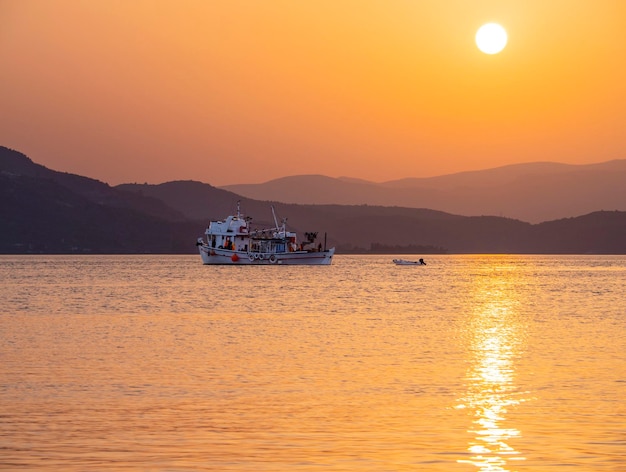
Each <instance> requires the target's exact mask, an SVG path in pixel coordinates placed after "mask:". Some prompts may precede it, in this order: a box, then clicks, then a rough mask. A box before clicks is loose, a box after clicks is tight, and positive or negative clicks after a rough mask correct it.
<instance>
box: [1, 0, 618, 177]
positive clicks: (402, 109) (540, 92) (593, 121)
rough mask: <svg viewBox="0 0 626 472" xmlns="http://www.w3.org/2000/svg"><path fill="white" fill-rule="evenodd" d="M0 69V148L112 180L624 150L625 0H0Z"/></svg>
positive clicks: (582, 158)
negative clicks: (489, 39) (488, 29)
mask: <svg viewBox="0 0 626 472" xmlns="http://www.w3.org/2000/svg"><path fill="white" fill-rule="evenodd" d="M488 22H497V23H499V24H501V25H502V26H503V27H504V28H505V29H506V31H507V33H508V44H507V46H506V48H505V49H504V50H503V51H502V52H500V53H499V54H493V55H488V54H484V53H482V52H481V51H480V50H478V48H477V47H476V44H475V42H474V36H475V34H476V31H477V29H478V28H479V27H480V26H481V25H482V24H484V23H488ZM0 64H1V65H0V145H4V146H7V147H10V148H13V149H16V150H18V151H21V152H23V153H25V154H26V155H28V156H29V157H30V158H31V159H33V160H34V161H35V162H37V163H40V164H43V165H45V166H47V167H49V168H52V169H55V170H61V171H65V172H72V173H77V174H81V175H85V176H88V177H93V178H96V179H99V180H103V181H105V182H107V183H109V184H111V185H116V184H120V183H125V182H142V183H143V182H149V183H161V182H166V181H171V180H182V179H193V180H199V181H202V182H206V183H210V184H212V185H226V184H235V183H258V182H264V181H267V180H270V179H274V178H279V177H284V176H288V175H299V174H323V175H328V176H331V177H339V176H349V177H355V178H362V179H367V180H372V181H377V182H381V181H386V180H393V179H400V178H405V177H428V176H434V175H441V174H448V173H453V172H459V171H466V170H478V169H485V168H490V167H497V166H501V165H506V164H512V163H518V162H533V161H554V162H563V163H571V164H583V163H594V162H603V161H607V160H611V159H622V158H626V1H622V0H594V1H589V0H518V1H503V0H491V1H488V0H473V1H467V0H315V1H298V0H284V1H283V0H280V1H279V0H264V1H261V0H256V1H252V0H251V1H239V0H228V1H211V0H180V1H173V0H54V1H52V0H51V1H46V0H0Z"/></svg>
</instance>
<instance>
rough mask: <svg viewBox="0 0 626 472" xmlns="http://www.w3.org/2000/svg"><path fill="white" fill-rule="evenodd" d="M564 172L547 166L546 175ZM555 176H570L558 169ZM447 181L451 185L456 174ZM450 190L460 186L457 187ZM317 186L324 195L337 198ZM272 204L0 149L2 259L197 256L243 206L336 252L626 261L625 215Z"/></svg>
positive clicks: (490, 175)
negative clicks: (324, 241)
mask: <svg viewBox="0 0 626 472" xmlns="http://www.w3.org/2000/svg"><path fill="white" fill-rule="evenodd" d="M621 162H622V161H614V162H612V163H606V165H600V167H601V168H602V171H601V172H602V173H604V172H605V171H606V167H605V166H611V165H613V166H616V167H615V169H616V170H615V171H614V173H616V174H617V173H618V172H619V171H618V169H619V168H621V167H620V165H621ZM559 167H560V165H558V164H557V165H554V166H552V165H548V167H546V169H548V168H549V169H557V168H559ZM535 169H538V168H537V167H535ZM511 171H512V169H510V168H509V169H507V168H502V169H500V170H497V169H494V170H492V171H485V172H486V173H485V174H481V173H478V174H476V175H475V177H477V178H478V177H480V178H482V179H484V180H483V181H484V182H486V183H487V182H493V181H496V180H497V177H496V174H498V173H504V174H506V173H507V172H511ZM554 174H555V172H552V174H550V172H546V173H545V174H541V173H539V174H538V175H536V176H535V177H536V178H537V179H539V180H542V179H544V180H545V179H548V180H549V178H550V177H549V175H554ZM556 174H558V175H561V177H559V178H560V179H562V178H563V177H562V174H560V173H559V172H556ZM447 178H448V179H450V180H448V182H453V180H454V178H455V177H454V176H448V177H447ZM456 178H457V179H460V180H459V181H460V182H463V181H466V182H469V181H467V180H464V179H467V178H468V176H467V175H457V176H456ZM590 178H591V177H590ZM290 179H295V180H294V181H297V180H298V179H302V177H300V178H298V177H294V178H286V179H283V180H287V181H289V180H290ZM306 179H308V177H306V178H305V180H306ZM314 179H317V180H322V181H323V180H326V181H329V182H334V183H335V184H337V186H338V187H340V188H344V189H345V188H349V187H341V186H342V185H343V184H355V185H359V186H361V185H362V186H364V187H365V188H369V189H370V190H371V189H373V188H377V187H379V186H381V188H389V189H393V188H394V185H396V184H392V183H387V184H371V183H367V182H355V181H351V180H349V179H329V178H327V177H315V178H314ZM442 179H443V177H442ZM397 185H399V188H401V189H406V188H407V187H406V186H404V187H403V185H404V184H400V183H398V184H397ZM472 185H474V186H476V185H478V184H472ZM607 185H608V184H607ZM449 186H450V188H452V187H454V185H453V184H452V183H450V184H449ZM316 188H317V189H318V191H319V192H321V193H328V194H330V193H331V192H333V191H334V190H332V189H331V188H329V190H328V191H325V190H324V187H321V186H318V187H316ZM302 189H303V187H301V190H302ZM273 200H274V201H273V202H271V201H267V200H257V199H252V198H249V197H247V196H244V195H241V194H238V193H234V192H232V191H229V190H228V189H226V188H216V187H213V186H211V185H209V184H207V183H202V182H195V181H176V182H166V183H163V184H159V185H148V184H123V185H118V186H115V187H112V186H110V185H108V184H106V183H104V182H100V181H98V180H95V179H91V178H88V177H83V176H79V175H75V174H69V173H65V172H59V171H55V170H51V169H48V168H46V167H44V166H42V165H39V164H37V163H35V162H33V161H32V160H31V159H30V158H28V157H27V156H25V155H24V154H22V153H20V152H18V151H15V150H11V149H8V148H6V147H0V227H1V232H0V253H4V254H28V253H38V254H41V253H47V254H59V253H60V254H66V253H81V254H83V253H87V254H110V253H119V254H133V253H136V254H144V253H148V254H167V253H171V254H192V253H195V251H196V248H195V241H196V239H197V238H198V237H200V236H202V234H203V232H204V228H205V227H206V225H207V223H208V221H209V220H211V219H220V218H224V217H225V216H227V215H228V214H232V212H233V211H235V209H236V205H237V202H238V201H239V202H240V204H241V208H242V210H243V211H244V212H245V213H246V214H247V215H249V216H252V217H253V218H254V219H253V221H252V223H253V224H256V225H259V226H260V227H266V226H268V225H271V224H272V223H273V220H272V214H271V206H272V205H273V206H274V208H275V210H276V212H277V214H278V215H279V216H280V217H288V226H289V228H290V229H292V230H295V231H297V232H298V233H299V235H300V236H302V234H303V233H304V232H305V231H318V232H320V234H321V235H327V238H328V245H329V246H330V245H334V246H336V247H337V253H338V254H341V253H351V252H352V253H355V252H359V253H367V252H375V253H394V254H408V253H419V254H426V253H445V252H448V253H538V254H539V253H544V254H545V253H554V254H585V253H600V254H626V212H624V211H592V212H590V213H587V214H582V213H581V214H580V215H578V216H576V217H568V218H558V219H556V220H554V221H546V222H543V223H537V224H533V223H530V222H525V221H521V220H519V219H513V218H505V217H500V216H465V215H458V214H451V213H448V212H444V211H440V210H434V209H425V208H410V207H408V206H401V205H394V206H384V205H373V204H369V203H367V204H352V205H346V204H336V203H332V204H331V203H326V204H303V203H284V202H282V201H279V200H281V199H279V198H275V199H273ZM623 201H624V200H622V202H623ZM595 210H599V208H596V209H595Z"/></svg>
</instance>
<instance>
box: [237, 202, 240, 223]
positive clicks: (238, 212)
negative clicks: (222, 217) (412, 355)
mask: <svg viewBox="0 0 626 472" xmlns="http://www.w3.org/2000/svg"><path fill="white" fill-rule="evenodd" d="M240 205H241V200H237V219H239V218H240V217H241V212H240V211H239V206H240Z"/></svg>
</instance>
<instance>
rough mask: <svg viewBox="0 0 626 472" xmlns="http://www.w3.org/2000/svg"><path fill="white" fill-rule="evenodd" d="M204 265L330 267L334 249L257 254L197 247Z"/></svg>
mask: <svg viewBox="0 0 626 472" xmlns="http://www.w3.org/2000/svg"><path fill="white" fill-rule="evenodd" d="M198 250H199V252H200V256H201V257H202V263H203V264H205V265H330V264H331V262H332V259H333V256H334V254H335V248H331V249H328V250H326V251H293V252H277V253H258V252H245V251H234V250H228V249H221V248H211V247H209V246H208V245H206V244H202V245H200V246H198Z"/></svg>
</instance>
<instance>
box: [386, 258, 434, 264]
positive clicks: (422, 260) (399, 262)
mask: <svg viewBox="0 0 626 472" xmlns="http://www.w3.org/2000/svg"><path fill="white" fill-rule="evenodd" d="M393 263H394V264H395V265H426V263H425V262H424V259H420V260H419V261H407V260H406V259H394V260H393Z"/></svg>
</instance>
